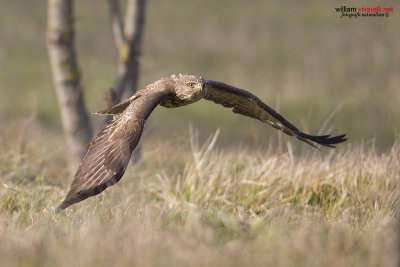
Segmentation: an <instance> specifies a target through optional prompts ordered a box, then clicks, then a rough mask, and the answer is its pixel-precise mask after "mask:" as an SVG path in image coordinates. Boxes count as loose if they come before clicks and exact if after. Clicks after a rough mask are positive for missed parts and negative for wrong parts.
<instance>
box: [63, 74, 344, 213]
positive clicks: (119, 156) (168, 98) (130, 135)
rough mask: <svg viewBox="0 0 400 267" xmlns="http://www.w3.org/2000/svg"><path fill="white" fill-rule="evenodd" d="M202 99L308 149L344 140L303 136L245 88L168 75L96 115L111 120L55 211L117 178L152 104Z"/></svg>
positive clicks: (175, 104)
mask: <svg viewBox="0 0 400 267" xmlns="http://www.w3.org/2000/svg"><path fill="white" fill-rule="evenodd" d="M202 98H204V99H206V100H210V101H213V102H215V103H217V104H220V105H222V106H224V107H226V108H231V109H232V110H233V112H234V113H238V114H241V115H245V116H247V117H250V118H253V119H257V120H260V121H261V122H264V123H268V124H270V125H271V126H272V127H274V128H276V129H278V130H281V131H283V132H284V133H286V134H288V135H291V136H295V137H296V138H298V139H300V140H301V141H304V142H306V143H308V144H310V145H312V146H316V145H317V144H318V145H322V146H327V147H334V145H335V144H338V143H341V142H344V141H346V139H345V138H344V137H345V135H344V134H343V135H338V136H333V137H331V136H330V135H322V136H315V135H308V134H305V133H303V132H302V131H300V130H299V129H298V128H297V127H295V126H294V125H293V124H291V123H290V122H288V121H287V120H286V119H285V118H283V117H282V116H281V115H280V114H278V113H277V112H276V111H275V110H273V109H272V108H271V107H269V106H268V105H266V104H265V103H264V102H262V101H261V100H260V99H259V98H258V97H256V96H255V95H253V94H252V93H250V92H248V91H246V90H243V89H239V88H236V87H233V86H231V85H228V84H225V83H222V82H217V81H212V80H205V79H203V78H202V77H199V76H195V75H190V74H176V75H171V76H168V77H165V78H162V79H160V80H158V81H155V82H153V83H151V84H149V85H147V86H146V87H145V88H143V89H141V90H139V91H137V92H136V93H135V94H134V95H133V96H132V97H130V98H128V99H127V100H125V101H123V102H121V103H119V104H117V105H115V106H113V107H110V108H107V109H105V110H102V111H99V112H97V114H105V115H113V119H112V120H110V121H109V122H107V123H106V125H105V126H104V127H103V128H102V129H101V130H100V132H99V133H98V134H97V136H96V137H95V138H94V139H93V140H92V142H91V144H90V147H89V149H88V151H87V153H86V156H85V157H84V159H83V161H82V163H81V165H80V166H79V168H78V171H77V172H76V174H75V177H74V179H73V181H72V184H71V187H70V190H69V192H68V194H67V196H66V197H65V199H64V201H63V202H62V203H61V204H60V206H58V208H57V212H59V211H61V210H63V209H65V208H67V207H68V206H70V205H72V204H74V203H76V202H79V201H82V200H84V199H86V198H88V197H90V196H94V195H97V194H99V193H101V192H102V191H103V190H105V189H106V188H107V187H109V186H111V185H113V184H115V183H116V182H118V181H119V180H120V179H121V177H122V175H123V174H124V172H125V170H126V167H127V166H128V163H129V159H130V158H131V154H132V151H133V150H134V148H135V147H136V145H137V143H138V142H139V139H140V136H141V135H142V131H143V127H144V124H145V122H146V120H147V118H148V117H149V115H150V113H151V112H152V111H153V110H154V108H155V107H156V106H157V105H161V106H163V107H167V108H175V107H180V106H184V105H188V104H191V103H194V102H197V101H199V100H200V99H202Z"/></svg>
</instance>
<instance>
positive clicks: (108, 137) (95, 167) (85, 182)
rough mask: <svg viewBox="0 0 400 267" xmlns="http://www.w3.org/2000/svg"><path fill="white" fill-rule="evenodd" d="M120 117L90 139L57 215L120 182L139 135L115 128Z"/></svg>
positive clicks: (139, 133)
mask: <svg viewBox="0 0 400 267" xmlns="http://www.w3.org/2000/svg"><path fill="white" fill-rule="evenodd" d="M121 118H122V116H120V117H119V118H118V119H113V120H111V121H109V122H108V123H107V124H106V125H105V126H104V127H103V129H101V131H100V132H99V134H98V135H97V136H96V137H95V138H94V139H93V141H92V143H91V144H90V147H89V150H88V152H87V153H86V156H85V157H84V159H83V161H82V163H81V165H80V166H79V169H78V171H77V172H76V174H75V177H74V180H73V181H72V184H71V187H70V190H69V192H68V194H67V196H66V197H65V200H64V201H63V202H62V203H61V205H60V206H59V207H58V208H57V212H59V211H61V210H63V209H65V208H67V207H68V206H70V205H72V204H74V203H76V202H79V201H82V200H84V199H86V198H88V197H90V196H94V195H97V194H99V193H101V192H102V191H104V190H105V189H106V188H107V187H109V186H111V185H113V184H115V183H116V182H118V181H119V180H120V179H121V177H122V175H123V174H124V172H125V169H126V167H127V166H128V163H129V159H130V158H131V154H132V151H133V149H134V148H135V146H136V144H137V143H138V141H139V139H140V136H141V131H138V132H133V133H129V132H125V131H124V129H123V128H122V127H121V126H120V125H119V123H121ZM135 123H138V124H139V123H141V122H135ZM138 128H141V126H140V125H138Z"/></svg>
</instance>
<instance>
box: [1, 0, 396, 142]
mask: <svg viewBox="0 0 400 267" xmlns="http://www.w3.org/2000/svg"><path fill="white" fill-rule="evenodd" d="M395 3H396V2H394V1H392V2H385V3H384V4H382V5H384V6H390V5H392V4H395ZM93 4H94V2H93V1H88V0H80V1H75V13H76V16H75V17H76V20H75V22H76V32H77V35H76V37H77V38H76V43H77V50H78V56H79V63H80V66H81V71H82V74H83V80H82V82H83V86H84V89H85V96H86V101H87V104H88V110H90V111H92V112H93V111H96V110H98V109H101V108H103V107H104V99H103V98H104V93H105V91H106V90H107V89H108V88H109V87H110V86H112V85H113V83H114V79H115V73H116V59H117V56H116V49H115V47H114V43H113V40H112V35H111V29H110V28H111V26H110V23H109V14H108V10H107V3H106V1H100V2H98V3H96V8H93ZM337 5H339V4H336V3H331V2H321V1H306V2H299V1H283V2H282V1H277V2H269V1H268V2H267V1H240V0H235V1H232V0H221V1H211V0H202V1H196V2H192V1H183V0H176V1H160V0H154V1H149V5H148V9H147V11H148V15H147V23H146V30H145V39H144V49H143V55H142V68H141V69H142V71H141V73H142V76H141V79H140V85H141V87H142V86H144V85H146V84H148V83H150V82H152V81H154V80H157V79H159V78H160V77H162V76H166V75H169V74H172V73H177V72H189V73H194V74H199V75H203V76H204V77H206V78H209V79H214V80H219V81H224V82H226V83H230V84H232V85H235V86H238V87H241V88H244V89H247V90H250V91H252V92H254V93H256V94H257V95H258V96H260V98H261V99H263V100H265V101H266V102H267V103H268V104H269V105H271V106H272V107H273V108H277V109H278V110H279V111H280V112H281V113H282V114H283V115H284V116H285V117H286V118H287V119H288V120H290V121H292V122H293V123H294V124H296V125H298V126H299V127H300V128H302V129H304V131H309V132H310V133H314V134H315V133H317V132H318V131H319V130H320V127H321V126H322V125H323V123H324V122H325V121H326V119H327V118H328V117H329V116H330V114H331V113H332V112H333V111H334V110H335V109H336V108H337V107H341V108H340V109H339V110H338V111H337V112H336V113H335V114H334V116H333V117H332V119H331V120H330V121H329V122H328V123H327V126H328V128H330V127H331V126H332V127H334V128H333V130H332V132H333V133H336V134H340V133H348V135H349V140H351V141H352V142H361V140H370V139H373V138H375V139H376V144H377V146H378V147H379V148H380V149H385V148H387V147H390V146H391V145H392V144H393V142H394V140H395V139H396V135H398V134H399V125H400V89H399V84H400V76H399V75H398V70H399V69H400V49H399V47H400V35H398V34H395V33H396V32H397V31H398V29H397V28H398V27H397V25H399V24H400V21H399V20H400V15H398V13H396V11H395V12H394V13H393V14H392V16H390V17H388V18H358V19H339V16H340V14H339V13H336V12H335V10H334V7H335V6H337ZM351 5H352V6H361V5H364V6H367V5H372V6H374V5H376V2H373V1H369V2H352V4H351ZM0 25H1V26H0V36H1V42H0V127H3V126H4V125H6V124H7V123H9V121H11V120H14V119H17V118H25V117H27V116H29V115H30V114H31V113H33V112H36V111H37V112H38V114H39V120H40V122H41V123H43V124H45V125H46V126H47V127H49V128H55V129H60V122H59V114H58V107H57V102H56V98H55V92H54V91H53V88H52V83H51V75H50V68H49V63H48V57H47V51H46V45H45V29H46V1H43V0H42V1H34V2H32V1H28V0H25V1H5V0H2V1H1V9H0ZM93 118H94V117H93ZM94 120H95V121H96V122H97V125H98V127H99V126H100V124H101V122H102V119H101V118H100V119H99V118H94ZM189 123H192V124H193V126H194V127H195V128H196V129H199V131H200V134H201V136H207V135H209V133H210V132H213V131H215V129H216V128H220V129H221V136H220V140H219V144H220V145H221V144H222V145H229V144H231V143H234V145H237V141H236V140H240V142H241V143H242V144H246V145H253V146H258V145H259V144H263V143H267V142H268V141H270V139H271V138H273V140H275V139H276V136H277V135H276V132H275V130H274V129H272V128H270V127H265V125H262V124H261V123H259V122H257V121H253V120H250V119H247V118H244V117H240V116H233V115H232V114H231V112H230V111H229V110H225V109H222V108H221V107H219V106H216V105H214V104H212V103H207V102H206V101H201V102H199V103H197V104H195V105H192V106H189V107H184V108H180V109H171V110H169V109H164V108H158V109H156V111H155V113H154V114H153V115H152V116H151V119H150V120H149V123H148V126H147V129H148V132H147V135H148V136H149V135H150V136H153V137H155V138H157V139H158V138H164V139H168V138H171V137H173V136H176V135H177V134H181V133H182V132H187V129H188V124H189ZM325 131H326V129H325ZM285 138H286V137H285Z"/></svg>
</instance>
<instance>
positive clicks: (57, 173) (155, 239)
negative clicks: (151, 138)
mask: <svg viewBox="0 0 400 267" xmlns="http://www.w3.org/2000/svg"><path fill="white" fill-rule="evenodd" d="M30 123H33V122H30ZM26 126H27V125H26V124H25V125H24V124H20V125H18V124H17V125H14V126H13V127H16V128H19V130H18V132H19V133H21V134H20V135H19V136H15V135H12V134H10V133H13V132H14V131H12V130H10V132H8V131H5V132H2V133H1V135H0V136H1V139H0V148H1V151H2V152H1V153H0V162H1V163H0V164H1V165H0V175H1V178H2V179H1V184H0V210H1V213H0V241H1V242H0V258H1V259H2V265H3V266H33V265H35V266H71V265H77V266H87V265H89V266H110V265H114V266H116V265H117V266H132V265H134V266H177V265H180V266H182V265H183V266H250V265H251V266H396V265H395V264H396V260H397V258H396V257H397V256H396V255H397V253H396V252H397V241H396V240H397V239H396V235H397V224H396V220H395V215H396V214H395V213H396V212H397V211H398V208H399V190H400V176H399V174H400V167H399V166H400V158H399V155H400V143H396V144H395V145H394V146H393V147H392V148H391V149H390V151H389V152H387V153H384V154H381V153H378V152H376V150H375V149H374V144H372V143H365V144H362V145H358V146H352V145H344V146H342V147H341V148H339V149H338V150H331V151H329V152H328V151H326V152H321V151H316V150H312V149H309V150H305V151H303V152H302V153H301V154H300V155H299V156H295V155H293V153H292V150H291V144H290V143H288V146H287V147H286V148H285V150H284V151H283V152H277V150H278V148H274V146H271V147H270V149H269V150H263V149H260V150H249V149H246V148H243V149H235V150H221V149H216V148H215V147H214V146H215V142H216V141H217V133H216V134H215V135H214V136H212V137H210V138H209V139H208V141H206V142H205V143H199V141H198V140H197V138H196V135H195V134H192V135H191V136H190V139H189V141H185V142H182V140H178V139H176V140H169V141H167V142H161V141H159V142H156V143H151V144H147V143H146V142H145V144H144V146H145V147H146V149H145V150H144V154H143V158H142V160H141V161H140V163H138V164H137V165H136V166H133V167H132V166H131V167H130V168H129V169H128V171H127V174H126V175H125V177H124V179H123V180H122V181H121V182H120V183H119V184H118V185H117V186H114V187H112V188H111V189H109V190H106V191H105V192H104V193H103V194H101V195H100V196H97V197H95V198H91V199H89V200H87V201H85V202H83V203H80V204H77V205H75V206H73V207H72V208H70V209H67V210H66V211H65V212H62V213H61V214H54V207H56V206H57V205H58V204H59V203H60V201H61V199H62V197H63V196H64V195H65V194H66V192H67V188H68V182H67V181H68V176H67V174H66V168H65V164H64V161H63V153H62V152H63V150H62V149H57V150H54V148H53V145H54V143H53V141H54V142H56V141H55V140H52V139H51V138H49V137H48V136H46V135H44V136H43V133H42V130H41V129H35V130H34V131H33V132H31V133H30V134H29V136H24V133H25V131H24V127H26ZM28 126H32V125H28ZM25 130H26V128H25ZM28 137H29V138H28ZM49 140H50V144H49Z"/></svg>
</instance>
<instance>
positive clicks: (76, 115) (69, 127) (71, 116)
mask: <svg viewBox="0 0 400 267" xmlns="http://www.w3.org/2000/svg"><path fill="white" fill-rule="evenodd" d="M47 46H48V53H49V58H50V64H51V70H52V73H53V83H54V87H55V90H56V92H57V98H58V103H59V108H60V113H61V121H62V127H63V131H64V136H65V139H66V144H67V148H68V162H69V167H70V170H71V172H75V171H76V169H77V167H78V166H79V164H80V162H81V159H82V157H83V156H84V154H85V152H86V149H87V147H88V145H89V142H90V139H91V137H92V131H91V126H90V121H89V118H88V114H87V112H86V108H85V103H84V100H83V95H82V86H81V84H80V73H79V69H78V63H77V59H76V53H75V49H74V27H73V5H72V0H48V21H47Z"/></svg>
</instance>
